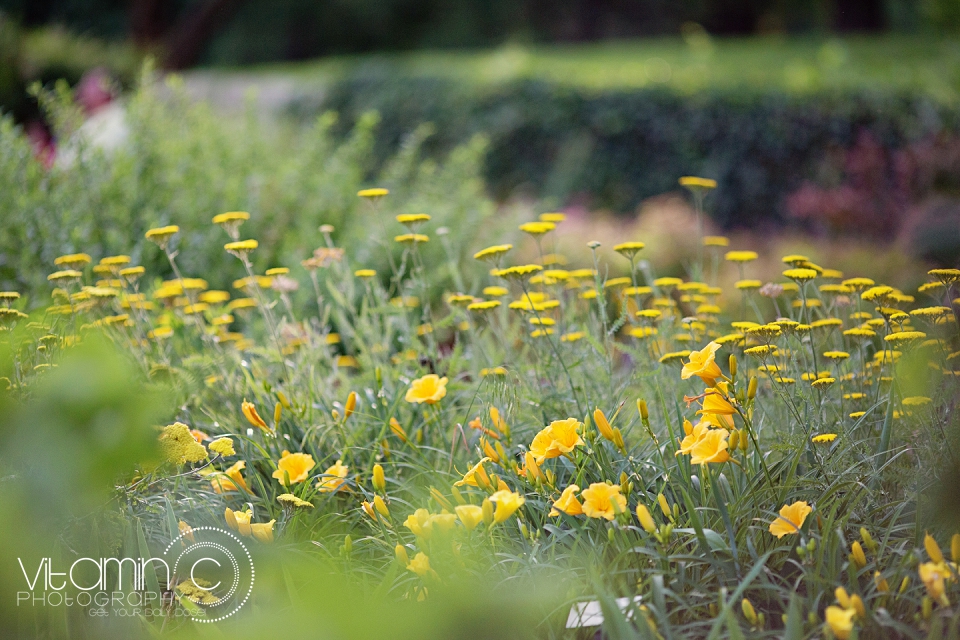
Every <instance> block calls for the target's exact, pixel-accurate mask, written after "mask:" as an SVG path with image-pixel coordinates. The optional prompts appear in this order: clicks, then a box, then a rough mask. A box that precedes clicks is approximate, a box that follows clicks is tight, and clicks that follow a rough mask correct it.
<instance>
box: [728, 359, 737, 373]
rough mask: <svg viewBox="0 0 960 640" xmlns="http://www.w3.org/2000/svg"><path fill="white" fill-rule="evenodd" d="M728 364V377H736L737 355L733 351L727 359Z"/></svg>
mask: <svg viewBox="0 0 960 640" xmlns="http://www.w3.org/2000/svg"><path fill="white" fill-rule="evenodd" d="M727 363H728V365H729V366H730V377H731V378H736V377H737V356H736V355H735V354H733V353H731V354H730V359H729V360H728V361H727Z"/></svg>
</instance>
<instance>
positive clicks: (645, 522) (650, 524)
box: [637, 503, 657, 533]
mask: <svg viewBox="0 0 960 640" xmlns="http://www.w3.org/2000/svg"><path fill="white" fill-rule="evenodd" d="M637 520H639V521H640V526H641V527H643V530H644V531H646V532H647V533H653V532H655V531H656V530H657V524H656V523H655V522H654V521H653V516H651V515H650V510H649V509H647V507H646V506H645V505H644V504H642V503H641V504H638V505H637Z"/></svg>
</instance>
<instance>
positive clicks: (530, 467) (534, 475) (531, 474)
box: [523, 451, 544, 482]
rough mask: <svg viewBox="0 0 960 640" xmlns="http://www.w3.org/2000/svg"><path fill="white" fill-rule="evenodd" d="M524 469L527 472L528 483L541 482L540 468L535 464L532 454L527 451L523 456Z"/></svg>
mask: <svg viewBox="0 0 960 640" xmlns="http://www.w3.org/2000/svg"><path fill="white" fill-rule="evenodd" d="M523 461H524V465H525V466H524V468H525V469H526V470H527V480H529V481H530V482H543V480H544V477H543V472H542V471H540V466H539V465H538V464H537V460H536V458H534V457H533V454H532V453H530V452H529V451H527V452H526V453H525V454H524V456H523Z"/></svg>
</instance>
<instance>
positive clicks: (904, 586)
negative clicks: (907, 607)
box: [897, 576, 910, 595]
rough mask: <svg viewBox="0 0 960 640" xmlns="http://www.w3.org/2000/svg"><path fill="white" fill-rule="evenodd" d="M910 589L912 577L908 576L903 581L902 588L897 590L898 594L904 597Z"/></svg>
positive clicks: (901, 582)
mask: <svg viewBox="0 0 960 640" xmlns="http://www.w3.org/2000/svg"><path fill="white" fill-rule="evenodd" d="M909 588H910V576H906V577H905V578H904V579H903V580H901V581H900V588H899V589H897V593H899V594H900V595H903V594H904V593H906V591H907V589H909Z"/></svg>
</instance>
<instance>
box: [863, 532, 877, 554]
mask: <svg viewBox="0 0 960 640" xmlns="http://www.w3.org/2000/svg"><path fill="white" fill-rule="evenodd" d="M860 538H861V539H863V544H864V545H865V546H866V547H867V550H869V551H870V553H876V552H877V541H876V540H874V539H873V536H871V535H870V532H869V531H867V528H866V527H860Z"/></svg>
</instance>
